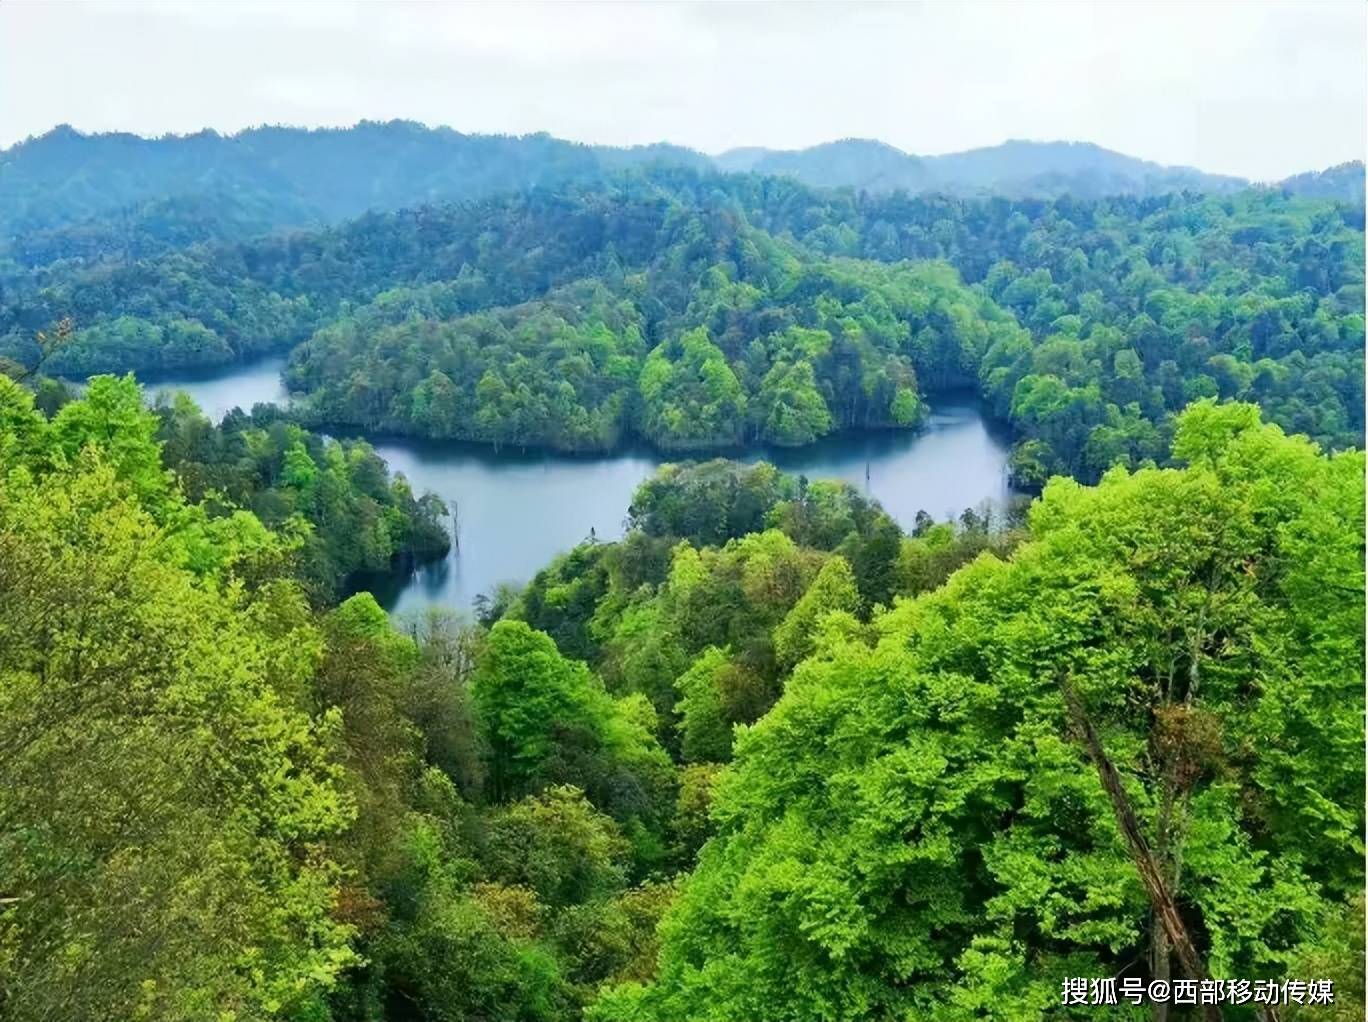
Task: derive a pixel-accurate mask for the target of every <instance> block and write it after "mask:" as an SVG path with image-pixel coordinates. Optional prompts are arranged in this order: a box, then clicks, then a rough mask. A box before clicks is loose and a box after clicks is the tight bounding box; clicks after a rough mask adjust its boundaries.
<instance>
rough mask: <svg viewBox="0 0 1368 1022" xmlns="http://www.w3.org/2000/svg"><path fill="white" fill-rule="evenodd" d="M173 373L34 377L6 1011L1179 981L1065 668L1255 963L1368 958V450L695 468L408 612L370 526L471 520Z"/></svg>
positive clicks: (336, 1010) (2, 590)
mask: <svg viewBox="0 0 1368 1022" xmlns="http://www.w3.org/2000/svg"><path fill="white" fill-rule="evenodd" d="M139 398H140V395H139V393H138V391H137V387H136V385H135V384H134V383H133V382H132V381H130V380H116V379H113V378H102V379H99V380H96V381H95V382H94V383H93V384H92V386H91V387H90V388H89V390H88V391H87V393H86V394H85V396H84V397H81V398H79V399H75V400H68V401H65V402H64V403H61V404H60V407H57V408H56V409H54V410H51V411H50V412H45V411H44V410H42V409H40V408H38V407H36V406H35V402H34V398H33V396H32V394H31V393H30V392H29V391H28V390H26V389H24V388H22V387H20V386H19V385H17V384H14V383H11V382H8V381H0V424H2V428H0V851H2V852H3V854H0V897H3V899H4V900H3V902H0V906H2V907H0V951H3V953H2V954H0V1013H3V1015H4V1017H6V1018H7V1019H15V1020H30V1019H47V1018H51V1017H53V1016H54V1013H56V1014H59V1015H62V1014H65V1015H70V1014H71V1013H73V1012H74V1013H76V1014H78V1015H79V1016H80V1017H82V1018H89V1019H125V1018H134V1017H136V1018H148V1019H168V1020H170V1019H175V1020H194V1019H215V1020H222V1019H227V1018H233V1019H267V1018H285V1019H295V1020H321V1019H332V1020H335V1022H344V1020H356V1022H362V1020H365V1022H379V1020H382V1019H385V1020H403V1019H412V1020H457V1019H462V1020H473V1019H525V1020H548V1022H550V1020H562V1019H565V1020H569V1019H575V1018H580V1017H581V1016H582V1015H583V1013H585V1012H586V1011H587V1012H588V1017H592V1018H596V1019H603V1020H607V1019H660V1020H675V1019H682V1018H690V1019H735V1018H742V1017H746V1018H752V1017H760V1018H768V1019H794V1020H799V1019H802V1020H807V1019H820V1018H829V1019H837V1018H850V1017H868V1018H890V1019H891V1018H895V1017H896V1018H902V1017H918V1018H928V1017H929V1018H946V1019H952V1018H954V1019H958V1018H966V1017H971V1016H973V1015H975V1014H976V1013H977V1011H978V1008H976V1006H985V1005H992V1006H993V1010H994V1011H995V1012H996V1013H997V1014H998V1015H1000V1016H1001V1017H1020V1018H1033V1017H1038V1015H1039V1014H1040V1013H1041V1012H1043V1011H1044V1010H1045V1009H1046V1008H1047V1007H1048V1006H1050V1005H1054V1004H1055V1003H1056V1001H1057V1000H1058V986H1059V980H1060V977H1062V976H1065V975H1091V976H1100V975H1113V974H1115V973H1117V972H1118V971H1123V972H1124V971H1126V970H1131V971H1132V972H1134V973H1135V974H1141V973H1145V974H1148V973H1149V972H1150V971H1151V969H1154V970H1157V969H1159V968H1160V967H1161V965H1160V964H1154V965H1153V966H1147V965H1145V964H1144V963H1145V962H1146V961H1148V962H1151V963H1162V967H1163V968H1165V969H1166V968H1167V967H1168V949H1167V948H1166V947H1165V946H1164V945H1163V942H1162V935H1161V934H1160V933H1159V931H1158V930H1157V929H1156V924H1155V922H1154V916H1153V914H1152V911H1151V906H1150V904H1149V903H1148V902H1147V900H1146V893H1145V889H1144V887H1143V886H1142V884H1141V882H1140V879H1139V875H1138V874H1137V872H1136V870H1135V868H1134V867H1133V865H1132V862H1131V858H1130V855H1129V852H1128V848H1127V845H1126V842H1125V840H1124V837H1123V833H1122V831H1121V830H1120V829H1119V827H1118V825H1117V822H1116V820H1117V817H1116V816H1115V815H1114V814H1113V812H1112V811H1111V809H1110V807H1109V806H1108V804H1107V794H1106V791H1105V789H1104V786H1103V785H1102V784H1101V783H1100V781H1099V777H1100V775H1099V773H1098V772H1097V771H1096V770H1094V769H1093V766H1092V764H1091V763H1090V760H1089V751H1088V748H1087V746H1086V744H1085V743H1084V742H1083V740H1082V739H1081V738H1080V737H1079V735H1078V731H1077V727H1076V726H1075V724H1076V721H1075V722H1074V723H1071V720H1072V718H1071V717H1070V715H1069V713H1068V710H1067V707H1068V706H1069V705H1071V704H1070V702H1069V701H1068V698H1067V697H1068V696H1070V695H1072V698H1073V700H1074V703H1073V704H1072V705H1074V706H1075V708H1076V709H1077V710H1078V712H1079V713H1082V714H1086V717H1085V718H1084V719H1086V720H1087V721H1088V722H1089V724H1090V727H1091V728H1093V729H1095V731H1096V734H1097V735H1099V736H1100V738H1099V741H1100V743H1101V747H1102V748H1103V749H1105V750H1106V752H1105V754H1106V755H1107V756H1108V757H1110V762H1111V763H1112V764H1113V765H1114V767H1115V769H1116V770H1118V771H1120V774H1121V776H1122V777H1123V778H1124V782H1125V786H1124V790H1125V793H1126V797H1127V798H1128V799H1129V800H1130V807H1131V810H1132V811H1133V812H1134V813H1135V814H1136V815H1137V816H1138V817H1139V818H1140V819H1141V820H1142V821H1143V822H1144V825H1145V827H1146V828H1148V829H1150V831H1151V832H1152V833H1154V834H1155V835H1156V837H1155V846H1154V848H1155V852H1154V854H1155V855H1156V856H1157V858H1158V862H1159V863H1160V864H1161V867H1162V869H1163V871H1164V874H1165V876H1166V877H1168V880H1169V883H1170V884H1171V885H1172V889H1173V891H1174V893H1175V896H1176V897H1177V898H1178V900H1179V903H1180V904H1181V905H1182V913H1183V918H1184V919H1185V920H1186V922H1187V925H1188V926H1189V927H1191V929H1192V931H1193V932H1194V933H1196V934H1198V935H1199V936H1198V942H1199V945H1200V952H1201V954H1202V955H1203V956H1204V958H1205V960H1206V961H1207V962H1208V963H1209V967H1210V969H1211V970H1212V973H1213V974H1215V975H1246V974H1253V975H1259V976H1268V977H1274V978H1276V977H1281V976H1293V977H1297V976H1308V977H1309V976H1311V975H1312V974H1314V976H1315V977H1316V978H1324V977H1330V978H1333V979H1335V980H1336V981H1337V982H1338V983H1339V984H1340V987H1339V991H1338V995H1339V997H1340V998H1342V999H1343V1000H1344V1001H1346V1002H1352V999H1353V998H1354V997H1355V996H1356V993H1355V992H1356V990H1359V989H1360V988H1359V987H1356V986H1355V984H1356V982H1357V979H1358V977H1359V976H1360V975H1361V971H1360V969H1361V959H1362V946H1363V945H1362V930H1361V914H1362V900H1361V892H1362V887H1363V880H1364V877H1363V865H1362V861H1363V860H1362V848H1361V846H1360V844H1359V835H1360V834H1361V833H1362V828H1363V801H1362V791H1363V772H1362V765H1363V761H1362V755H1361V753H1362V719H1363V717H1362V715H1363V693H1362V660H1363V654H1364V648H1363V628H1362V622H1363V613H1364V605H1363V575H1362V566H1363V553H1364V548H1363V517H1362V514H1363V501H1364V490H1363V479H1364V461H1363V455H1362V453H1361V452H1348V453H1343V454H1339V455H1335V456H1333V457H1331V456H1327V455H1325V454H1323V453H1321V452H1320V451H1318V450H1317V448H1316V447H1315V445H1313V444H1312V443H1310V442H1309V441H1307V440H1305V439H1303V438H1296V437H1288V436H1286V435H1284V434H1283V432H1282V431H1281V430H1280V429H1278V428H1277V427H1276V426H1271V425H1264V424H1261V423H1260V422H1259V416H1258V411H1257V409H1256V408H1255V407H1254V406H1251V405H1247V404H1224V405H1218V404H1215V403H1214V402H1213V401H1211V400H1210V399H1208V400H1206V401H1203V402H1200V403H1198V404H1197V405H1194V406H1193V407H1192V408H1190V409H1189V410H1187V411H1186V412H1184V413H1183V414H1182V415H1181V416H1180V417H1179V419H1178V423H1177V428H1176V431H1175V440H1174V449H1173V452H1172V453H1173V458H1174V460H1175V461H1176V462H1177V463H1178V465H1180V466H1181V467H1175V468H1167V469H1159V468H1144V469H1141V470H1139V471H1137V472H1135V473H1130V472H1127V471H1126V470H1125V469H1123V468H1119V467H1118V468H1115V469H1113V470H1112V471H1110V472H1109V473H1108V474H1107V475H1106V477H1105V479H1104V480H1103V481H1102V483H1101V484H1100V485H1099V486H1097V487H1095V488H1089V487H1086V486H1082V485H1080V484H1078V483H1075V482H1072V481H1068V480H1065V479H1059V480H1056V481H1055V482H1052V483H1051V484H1050V485H1049V486H1048V487H1047V488H1046V491H1045V493H1044V495H1043V498H1042V499H1041V500H1040V501H1039V502H1038V503H1037V504H1036V505H1035V506H1034V507H1033V508H1032V509H1031V512H1030V516H1029V520H1026V521H992V520H988V521H985V520H983V519H981V518H978V517H977V516H974V515H966V516H965V518H964V520H963V521H962V522H960V523H958V524H955V525H951V524H946V523H941V524H937V523H933V522H930V521H929V520H924V521H921V522H919V523H917V527H916V528H915V530H914V531H913V533H912V534H904V533H903V532H902V531H901V530H900V529H899V528H898V527H897V525H896V524H894V523H893V522H892V521H891V520H890V519H889V518H888V516H887V515H885V514H884V513H883V512H882V511H881V510H880V509H879V508H878V506H877V505H875V504H872V503H870V502H869V501H868V500H866V499H865V498H863V497H861V496H860V495H859V494H857V493H855V492H854V491H853V490H851V489H850V488H849V487H846V486H844V485H843V484H835V483H823V482H817V481H808V480H805V479H801V478H800V479H794V478H791V477H788V476H785V475H783V474H781V473H779V472H777V471H776V470H774V469H773V468H771V467H770V466H768V465H764V464H760V465H756V466H741V465H737V464H735V463H730V462H726V461H714V462H707V463H702V464H696V465H692V466H690V465H681V466H676V467H671V468H667V469H665V470H664V471H662V473H661V474H659V475H658V476H657V477H655V478H653V479H651V480H650V481H648V482H647V483H646V484H645V485H643V486H642V488H641V489H640V491H639V492H638V494H637V495H636V497H635V498H634V500H633V503H632V506H631V508H630V509H629V520H630V528H629V530H628V533H627V535H626V537H625V538H624V539H623V540H621V541H620V542H615V543H594V542H590V543H588V544H586V545H584V546H581V547H579V548H578V549H576V550H574V551H571V552H569V553H567V554H566V555H564V556H563V557H562V558H560V559H558V560H557V561H556V562H555V563H554V564H552V565H550V566H548V568H547V569H546V570H545V571H543V572H542V573H540V574H539V575H538V576H537V577H536V578H535V579H534V580H533V581H532V582H531V583H530V584H529V585H528V586H527V588H526V589H525V590H523V591H521V592H519V593H513V594H500V596H499V597H498V598H497V599H496V600H493V601H488V602H486V603H485V604H484V605H483V607H482V612H483V616H482V620H481V621H480V622H476V623H465V622H462V621H460V620H457V619H455V618H451V617H447V616H444V615H441V614H430V615H428V616H427V617H425V618H423V619H420V620H416V621H410V622H407V623H404V624H402V625H400V626H398V627H396V626H395V625H393V624H391V623H390V621H389V620H387V618H386V615H385V614H384V613H383V612H382V611H381V610H380V609H379V607H377V606H376V604H375V602H374V600H373V599H372V598H371V597H370V595H369V594H366V593H362V594H359V595H356V596H352V597H350V598H348V599H346V600H345V601H344V602H342V603H340V604H337V603H335V602H333V601H331V600H328V599H326V598H325V599H322V600H320V599H318V592H319V586H320V581H326V577H327V572H328V571H329V570H331V571H338V570H341V569H342V568H343V567H345V566H349V565H352V564H354V563H356V561H357V559H364V558H365V557H367V556H371V553H368V552H364V551H363V552H357V551H354V550H351V549H347V548H336V547H334V546H332V545H330V544H329V543H328V542H327V541H326V538H327V537H328V536H329V535H331V532H332V530H334V529H336V530H337V532H338V536H337V537H334V539H335V541H340V539H341V537H348V538H350V539H354V540H358V541H361V542H362V543H363V545H364V542H365V540H364V539H363V538H362V537H360V536H357V535H356V533H357V529H356V526H355V522H356V520H357V519H356V517H348V516H363V515H365V514H367V513H372V514H373V513H375V512H376V510H377V509H378V510H379V521H380V522H384V523H385V525H386V526H387V531H386V536H387V537H388V542H389V543H390V544H391V545H393V544H397V543H401V542H404V538H403V537H404V536H405V535H406V534H407V535H408V536H409V537H410V539H409V541H410V542H414V541H415V540H414V539H413V538H412V537H414V536H416V534H418V533H429V532H430V531H431V523H432V515H433V513H434V510H435V509H432V508H431V507H424V506H422V504H421V502H420V505H419V507H418V508H416V509H415V508H414V506H413V504H412V503H411V499H412V498H411V495H410V494H408V493H407V491H406V488H405V487H404V485H403V484H402V482H401V481H399V480H388V479H387V478H386V476H385V473H384V470H383V467H381V466H380V465H378V464H377V463H376V462H375V459H374V456H373V455H371V454H370V453H369V452H368V451H367V450H366V449H365V448H364V447H363V446H360V445H358V446H354V447H344V446H343V445H340V444H337V443H334V442H327V441H320V440H318V439H317V438H313V437H310V436H309V435H308V434H305V433H302V432H301V431H299V430H298V428H297V427H293V426H290V425H288V424H282V423H279V422H270V423H269V424H268V423H266V422H264V421H261V420H260V419H253V418H251V417H247V416H241V417H234V418H231V419H230V420H229V421H228V422H227V423H225V425H224V426H223V427H220V428H219V429H218V430H215V429H213V428H211V427H209V426H208V424H207V423H206V422H205V421H204V420H202V419H199V418H198V417H197V416H196V415H195V414H194V413H193V409H191V408H187V407H184V406H183V405H182V406H181V407H177V408H171V409H167V408H162V409H157V410H152V409H144V408H143V406H142V404H141V402H140V400H139ZM234 491H236V492H237V493H238V494H240V496H239V497H238V499H237V501H235V500H234V499H233V498H232V497H231V496H230V494H231V493H232V492H234ZM386 494H388V497H386V496H385V495H386ZM252 507H256V508H259V509H260V515H259V514H258V513H256V512H254V511H253V510H251V508H252ZM338 515H341V516H342V517H343V519H344V520H343V521H341V522H339V521H338V520H337V518H336V517H335V516H338ZM267 522H271V523H272V524H270V525H268V524H267ZM401 522H407V523H408V524H407V525H406V526H405V527H403V528H396V526H398V525H399V524H400V523H401ZM373 524H374V520H373ZM406 530H407V533H406ZM311 533H315V534H321V535H322V536H324V537H325V540H324V543H323V548H322V550H313V551H311V550H310V549H309V546H308V542H307V540H308V537H309V535H310V534H311ZM428 540H429V541H430V540H431V536H430V535H429V536H428ZM375 541H376V542H381V540H379V539H376V540H375ZM320 562H321V565H320ZM1180 864H1181V868H1180ZM909 1013H911V1014H910V1015H909ZM1078 1017H1082V1016H1081V1015H1080V1016H1078ZM1344 1017H1352V1015H1348V1016H1344Z"/></svg>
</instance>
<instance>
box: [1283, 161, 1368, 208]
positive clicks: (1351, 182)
mask: <svg viewBox="0 0 1368 1022" xmlns="http://www.w3.org/2000/svg"><path fill="white" fill-rule="evenodd" d="M1277 187H1278V188H1281V189H1282V190H1283V191H1285V192H1289V193H1291V194H1292V195H1306V196H1309V197H1311V198H1317V199H1339V200H1341V201H1343V202H1362V201H1363V161H1362V160H1351V161H1349V162H1348V163H1341V164H1338V165H1337V166H1334V167H1329V168H1327V169H1326V170H1311V171H1307V172H1306V173H1305V174H1296V175H1294V176H1292V177H1289V178H1284V179H1283V180H1282V181H1279V182H1278V184H1277Z"/></svg>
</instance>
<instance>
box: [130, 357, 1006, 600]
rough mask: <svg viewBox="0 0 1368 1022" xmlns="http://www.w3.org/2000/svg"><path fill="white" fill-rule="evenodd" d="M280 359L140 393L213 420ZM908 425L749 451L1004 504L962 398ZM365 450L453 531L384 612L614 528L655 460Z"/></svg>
mask: <svg viewBox="0 0 1368 1022" xmlns="http://www.w3.org/2000/svg"><path fill="white" fill-rule="evenodd" d="M284 361H285V360H284V359H283V358H273V359H267V360H264V361H261V362H256V363H252V364H249V365H245V366H238V367H234V368H233V369H231V370H229V371H226V372H222V371H221V372H219V373H217V374H213V375H207V374H206V375H203V376H197V377H176V378H163V379H158V380H155V381H150V382H149V383H148V385H147V389H148V391H149V393H156V392H158V391H162V390H171V389H175V390H183V391H185V392H186V393H188V394H189V395H190V396H191V397H192V398H194V399H195V401H196V402H197V403H199V405H200V407H201V408H203V409H204V411H205V413H206V414H207V415H209V416H210V417H211V418H213V419H214V420H215V421H218V420H219V419H221V418H222V417H223V415H224V414H225V413H226V412H228V411H230V410H231V409H232V408H233V407H234V406H240V407H243V408H250V407H251V406H252V405H253V404H254V403H256V402H259V401H277V402H279V401H282V400H283V399H284V397H285V392H284V388H283V386H282V385H281V381H280V370H281V368H282V367H283V366H284ZM930 405H931V416H930V419H929V421H928V422H927V424H926V427H925V428H924V429H922V430H920V431H918V432H916V433H909V432H901V431H889V432H866V433H851V434H841V435H839V436H832V437H827V438H825V439H823V440H821V441H819V442H817V443H815V444H810V445H808V446H806V447H800V448H756V449H752V450H749V451H747V452H745V453H743V454H741V455H739V456H738V457H739V460H742V461H758V460H760V459H762V458H763V459H765V460H768V461H771V462H773V463H774V464H775V465H777V466H778V467H779V468H781V469H783V470H784V471H786V472H791V473H794V474H798V473H802V474H804V475H806V476H807V477H808V478H809V479H844V480H846V481H847V482H849V483H851V484H852V485H853V486H856V487H858V488H859V489H860V490H861V491H862V492H865V493H868V494H869V495H870V496H872V497H874V498H875V499H877V500H878V501H879V503H881V504H882V505H883V506H884V508H885V509H886V510H887V511H888V513H889V514H891V515H892V516H893V518H894V519H895V520H896V521H897V522H898V523H899V524H901V525H903V526H904V527H910V526H911V524H912V522H913V519H914V518H915V517H916V514H917V512H918V511H926V512H927V513H929V514H931V515H932V516H933V517H935V518H938V519H944V518H947V517H951V516H956V515H958V514H959V513H960V512H961V511H963V510H964V509H965V508H966V507H976V506H978V505H979V504H982V503H983V502H984V501H991V502H993V503H995V504H999V505H1000V504H1002V503H1004V502H1005V501H1006V500H1007V499H1008V497H1009V496H1011V493H1012V491H1011V488H1010V486H1009V484H1008V473H1007V454H1008V442H1007V439H1006V438H1005V437H1004V436H1003V435H1002V434H1001V432H1000V431H998V430H995V429H993V428H992V427H991V426H990V424H989V422H988V421H987V420H986V419H985V417H984V415H983V412H982V410H981V408H980V406H979V404H978V403H977V401H975V400H973V399H972V398H970V397H967V396H966V397H958V398H956V397H941V398H938V399H932V400H931V402H930ZM372 443H373V444H374V445H375V450H376V452H377V453H379V454H380V456H381V457H383V458H384V459H385V460H386V461H387V462H389V465H390V468H391V469H392V470H393V471H396V472H402V473H404V475H405V476H406V477H408V480H409V482H410V484H411V485H412V486H413V489H414V491H415V492H416V493H423V492H424V491H427V490H431V491H432V492H433V493H436V494H437V495H438V496H440V497H441V498H442V499H443V500H445V501H446V502H447V504H448V506H450V507H452V508H454V509H455V511H456V513H457V521H458V532H457V536H458V539H459V542H458V544H457V545H456V546H455V547H453V549H452V552H451V554H450V555H449V556H448V557H446V558H445V559H444V560H442V561H439V562H435V563H432V564H428V565H425V566H423V567H420V568H418V569H416V570H415V571H414V572H412V573H411V574H410V575H409V576H408V577H398V576H396V577H394V578H390V579H386V580H383V581H382V582H380V583H379V584H377V585H375V586H374V587H373V589H374V590H375V595H376V598H377V599H378V600H379V601H380V602H381V603H382V604H383V605H384V606H385V607H386V608H387V609H389V610H390V611H391V612H393V613H395V614H407V613H409V612H412V611H417V610H421V609H422V608H423V607H426V606H429V605H433V604H440V605H445V606H451V607H458V608H465V607H469V606H470V604H471V601H472V600H474V598H475V597H476V596H478V595H479V594H481V593H488V592H490V591H491V590H492V589H493V588H494V587H495V586H496V585H497V584H498V583H500V582H526V581H527V580H528V579H530V578H531V577H532V576H533V575H534V574H535V573H536V572H537V571H538V570H539V569H540V568H542V567H543V566H545V565H546V564H547V563H548V562H549V561H550V560H551V559H552V558H553V557H554V556H555V555H556V554H558V553H560V552H562V551H565V550H568V549H570V548H571V547H573V546H574V545H575V544H577V543H579V542H580V541H582V540H584V539H586V538H588V536H589V535H590V531H591V530H592V531H593V534H594V535H596V536H597V537H598V538H599V539H602V540H610V539H616V538H618V537H620V536H621V535H622V532H623V525H624V519H625V518H626V515H627V507H628V505H629V504H630V503H631V499H632V494H633V492H634V491H635V490H636V488H637V486H638V485H639V484H640V483H641V481H642V480H644V479H645V478H646V477H647V476H649V475H650V474H651V473H652V472H654V471H655V469H656V467H657V466H659V465H661V464H662V463H664V462H666V461H671V460H676V461H677V460H680V459H679V458H678V457H677V456H676V457H673V458H671V457H666V456H664V455H660V454H658V453H656V452H653V451H650V450H649V449H644V450H634V451H626V452H620V453H617V454H612V455H603V456H572V455H560V454H549V453H542V452H519V451H509V450H506V449H505V450H501V451H499V452H497V453H496V452H495V451H494V450H493V449H492V448H489V447H483V446H478V445H471V444H460V443H437V442H431V441H416V440H393V439H385V438H380V439H373V440H372Z"/></svg>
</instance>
